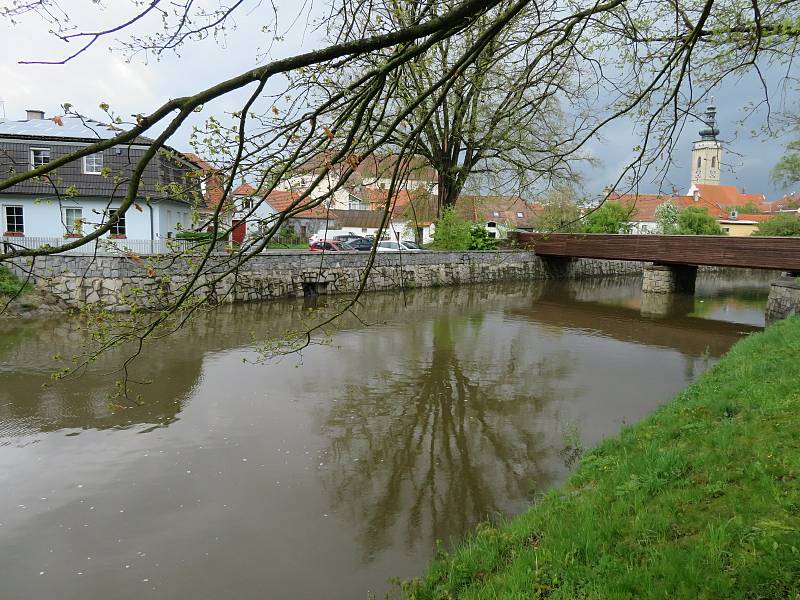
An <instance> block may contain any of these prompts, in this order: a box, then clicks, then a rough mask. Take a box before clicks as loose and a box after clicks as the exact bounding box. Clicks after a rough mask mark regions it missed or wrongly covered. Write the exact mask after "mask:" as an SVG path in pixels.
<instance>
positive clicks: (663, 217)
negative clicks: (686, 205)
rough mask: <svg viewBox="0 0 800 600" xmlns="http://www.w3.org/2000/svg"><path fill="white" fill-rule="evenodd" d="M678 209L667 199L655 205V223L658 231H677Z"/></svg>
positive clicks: (669, 232) (668, 232)
mask: <svg viewBox="0 0 800 600" xmlns="http://www.w3.org/2000/svg"><path fill="white" fill-rule="evenodd" d="M679 214H680V210H679V209H678V207H677V206H675V205H674V204H673V203H672V202H670V201H669V200H667V201H666V202H662V203H661V204H659V205H658V206H656V214H655V217H656V223H658V230H659V232H660V233H663V234H666V235H669V234H672V233H677V232H678V215H679Z"/></svg>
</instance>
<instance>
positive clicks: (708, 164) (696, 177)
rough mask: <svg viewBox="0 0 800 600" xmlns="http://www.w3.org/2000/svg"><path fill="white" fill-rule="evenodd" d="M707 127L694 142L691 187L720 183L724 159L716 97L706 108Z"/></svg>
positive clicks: (705, 122) (705, 120)
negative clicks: (715, 102) (718, 125)
mask: <svg viewBox="0 0 800 600" xmlns="http://www.w3.org/2000/svg"><path fill="white" fill-rule="evenodd" d="M703 123H704V124H705V127H704V128H703V129H701V130H700V139H699V140H697V141H696V142H694V143H693V144H692V183H691V188H690V189H692V188H694V187H695V186H696V185H698V184H702V185H719V184H720V169H721V164H720V163H721V161H722V143H721V142H720V141H719V139H718V137H717V136H719V128H718V127H717V107H716V106H715V105H714V98H711V101H710V103H709V105H708V107H707V108H706V114H705V118H704V119H703Z"/></svg>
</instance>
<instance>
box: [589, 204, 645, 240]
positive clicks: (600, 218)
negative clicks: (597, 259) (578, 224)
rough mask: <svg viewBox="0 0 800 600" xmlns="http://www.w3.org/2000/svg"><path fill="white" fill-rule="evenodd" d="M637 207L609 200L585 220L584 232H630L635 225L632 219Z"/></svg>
mask: <svg viewBox="0 0 800 600" xmlns="http://www.w3.org/2000/svg"><path fill="white" fill-rule="evenodd" d="M634 212H635V208H634V207H633V206H630V205H626V204H622V203H621V202H614V201H613V200H608V201H606V202H604V203H603V205H602V206H601V207H600V208H598V209H597V210H594V211H592V212H591V213H589V214H588V215H586V218H585V219H584V220H583V232H584V233H630V232H631V229H632V228H633V225H631V223H630V220H631V218H632V217H633V214H634Z"/></svg>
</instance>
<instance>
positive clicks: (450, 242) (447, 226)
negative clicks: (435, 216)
mask: <svg viewBox="0 0 800 600" xmlns="http://www.w3.org/2000/svg"><path fill="white" fill-rule="evenodd" d="M471 245H472V224H471V223H469V222H468V221H466V220H464V219H462V218H461V217H460V216H458V215H457V214H456V212H455V211H454V210H453V209H452V208H446V209H445V210H444V212H443V213H442V216H441V217H440V218H439V220H438V221H437V222H436V231H435V232H434V234H433V244H431V248H434V249H436V250H469V249H470V246H471Z"/></svg>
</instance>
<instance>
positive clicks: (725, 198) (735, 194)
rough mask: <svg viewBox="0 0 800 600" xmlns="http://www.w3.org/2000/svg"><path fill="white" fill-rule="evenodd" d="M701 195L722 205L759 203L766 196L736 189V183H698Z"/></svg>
mask: <svg viewBox="0 0 800 600" xmlns="http://www.w3.org/2000/svg"><path fill="white" fill-rule="evenodd" d="M697 188H698V189H699V190H700V197H701V198H703V199H705V200H708V201H710V202H713V203H714V204H717V205H718V206H722V207H733V206H744V205H745V204H749V203H750V202H752V203H753V204H759V203H760V202H764V201H765V200H766V197H765V196H764V195H763V194H745V193H744V192H740V191H739V190H737V189H736V186H735V185H706V184H698V186H697Z"/></svg>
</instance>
